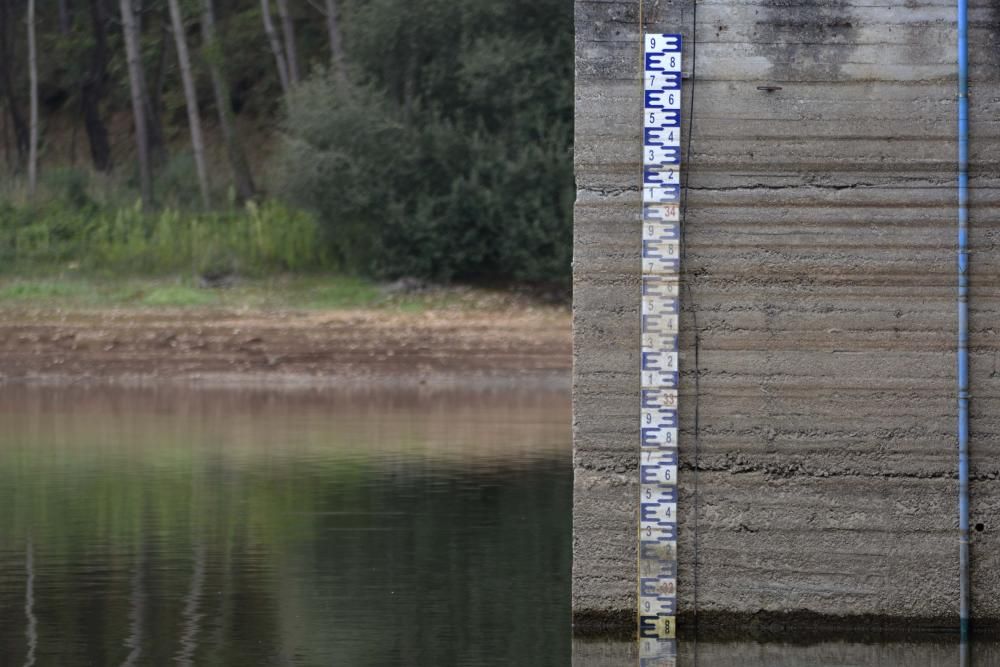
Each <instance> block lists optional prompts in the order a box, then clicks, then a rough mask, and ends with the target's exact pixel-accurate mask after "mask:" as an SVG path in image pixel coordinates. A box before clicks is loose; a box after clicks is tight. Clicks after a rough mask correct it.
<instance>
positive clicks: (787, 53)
mask: <svg viewBox="0 0 1000 667" xmlns="http://www.w3.org/2000/svg"><path fill="white" fill-rule="evenodd" d="M642 19H643V22H644V26H643V27H640V8H639V4H638V2H636V1H634V0H577V1H576V59H577V62H576V77H577V79H576V149H575V160H576V173H577V188H578V193H577V201H576V209H575V250H574V268H573V271H574V389H573V391H574V441H575V445H574V446H575V451H574V466H575V503H574V517H573V522H574V566H573V567H574V569H573V608H574V617H575V620H576V623H577V628H578V629H589V628H593V627H594V626H604V627H607V626H618V627H621V628H625V627H629V626H630V625H634V623H635V607H636V525H637V506H638V474H637V460H638V449H639V400H638V396H639V370H638V369H639V340H640V334H639V327H640V315H639V307H640V285H639V275H640V266H639V255H640V247H641V241H640V238H641V235H640V223H639V220H640V202H641V197H640V191H639V188H640V183H641V164H640V158H641V156H640V147H641V143H642V139H641V134H640V128H641V118H640V114H641V112H642V101H641V90H642V82H641V79H640V77H641V75H640V72H641V63H640V49H641V37H640V35H641V32H642V31H643V30H645V31H649V32H679V33H683V35H684V57H683V63H684V65H683V67H684V70H685V77H686V80H685V81H684V101H683V107H682V109H683V114H684V116H683V128H684V130H685V132H687V131H688V129H689V128H690V144H688V142H687V137H686V136H685V138H684V140H683V141H682V144H681V145H682V148H683V149H684V159H683V164H684V174H683V178H684V182H685V184H686V188H685V195H686V198H687V200H686V213H685V216H684V218H683V221H682V227H683V230H684V231H683V233H684V241H685V253H684V257H683V262H682V274H683V277H682V289H681V299H682V307H683V310H682V315H681V321H680V331H681V333H680V349H681V362H680V364H681V365H680V370H681V379H680V410H681V412H680V453H681V467H680V486H681V491H680V500H679V507H678V511H679V544H678V559H679V574H678V589H679V593H678V594H679V605H678V606H679V613H680V616H681V620H682V628H683V619H684V617H685V616H688V615H690V614H692V612H694V610H695V608H697V611H698V614H699V615H704V618H712V617H713V616H714V617H717V618H721V617H727V616H728V617H733V616H736V617H741V616H742V617H750V616H759V617H772V616H777V617H785V618H787V619H790V620H794V619H810V618H812V619H816V618H817V615H818V616H821V617H841V620H843V621H846V622H847V623H848V624H850V623H852V622H858V623H860V622H861V621H862V620H863V619H869V620H870V619H871V617H877V619H878V620H880V621H884V622H886V623H893V622H900V623H923V624H926V625H931V626H949V625H950V626H955V625H957V615H958V585H959V576H958V510H957V496H958V483H957V475H956V467H957V454H956V433H955V431H956V412H957V409H956V400H955V399H956V378H955V375H956V373H955V350H956V342H955V341H956V288H955V285H956V280H957V279H956V256H955V245H956V244H955V236H956V232H955V229H956V206H957V196H956V189H955V174H956V155H957V142H956V132H957V129H956V128H957V120H956V108H957V104H956V80H957V79H956V63H955V59H956V56H955V53H956V13H955V7H954V4H953V2H950V1H948V2H946V1H943V0H906V2H899V1H896V0H865V1H864V2H861V1H860V0H813V1H808V0H701V1H699V2H697V3H696V4H695V3H693V2H692V0H676V1H671V0H646V2H645V6H644V7H643V13H642ZM998 27H1000V3H997V2H994V1H993V0H990V1H984V0H971V2H970V33H969V39H970V62H971V74H970V77H971V78H970V83H971V127H972V135H971V177H972V181H971V183H972V195H971V213H970V216H971V230H972V231H971V241H970V243H971V251H972V255H971V284H972V289H971V296H970V312H971V342H970V349H971V391H972V417H971V434H972V439H971V461H972V464H971V465H972V467H971V479H972V487H971V489H972V491H971V492H972V504H971V521H972V524H973V525H974V526H977V530H975V531H973V533H972V546H971V553H972V557H971V558H972V570H971V572H972V596H973V616H974V619H975V621H976V622H980V623H987V622H995V621H997V620H998V619H1000V595H998V593H1000V513H998V510H1000V481H998V475H1000V371H998V351H1000V312H998V311H1000V276H998V275H997V274H998V271H1000V251H998V250H997V248H996V243H997V242H998V241H1000V224H998V213H1000V209H998V208H997V204H998V194H1000V193H998V189H997V187H998V176H1000V173H998V168H1000V164H998V160H1000V72H998V66H1000V39H998ZM689 122H690V126H689V125H688V123H689ZM688 146H689V147H690V150H688ZM696 485H697V499H696V498H695V487H696ZM977 524H978V525H977ZM696 562H697V568H696V567H695V563H696ZM700 617H701V616H700ZM825 620H828V619H824V621H825Z"/></svg>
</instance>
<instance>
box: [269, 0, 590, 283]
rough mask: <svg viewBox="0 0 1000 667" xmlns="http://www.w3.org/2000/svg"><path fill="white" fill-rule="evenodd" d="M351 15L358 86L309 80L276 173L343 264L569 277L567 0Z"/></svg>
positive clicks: (402, 6)
mask: <svg viewBox="0 0 1000 667" xmlns="http://www.w3.org/2000/svg"><path fill="white" fill-rule="evenodd" d="M344 22H345V30H344V34H345V35H346V36H348V37H347V38H348V42H347V49H348V53H349V56H350V60H351V62H352V63H354V64H355V69H354V70H353V71H352V74H351V81H352V83H346V82H343V81H341V80H340V79H338V78H337V77H333V76H316V77H314V78H313V79H312V80H310V81H308V82H307V83H305V84H304V85H302V86H301V87H300V88H299V90H298V91H297V93H296V94H295V95H294V96H293V99H292V100H290V104H289V112H288V120H287V124H286V132H287V141H286V142H285V147H284V151H283V154H282V157H281V159H280V167H279V169H278V171H277V175H278V176H279V178H280V181H281V185H282V188H283V192H284V193H285V195H286V197H287V198H289V200H290V201H293V202H295V203H297V204H300V205H302V206H304V207H307V208H308V209H310V210H312V211H313V212H314V213H315V214H316V217H317V221H318V222H319V224H320V225H321V227H322V228H323V230H324V232H325V235H326V239H327V242H328V244H329V247H330V249H331V251H332V253H333V258H334V259H335V260H336V261H337V262H338V263H339V264H340V267H341V268H345V269H349V270H354V271H359V272H362V273H365V274H369V275H375V276H381V277H389V278H392V277H398V276H417V277H424V278H430V279H432V280H452V279H460V280H472V279H477V280H517V281H529V282H561V283H565V282H568V279H569V270H570V254H571V238H572V225H571V207H572V198H573V171H572V154H571V146H572V106H573V97H572V82H573V44H572V3H571V2H570V1H569V0H425V1H424V2H421V3H412V2H404V1H403V0H372V1H371V2H366V3H350V4H349V5H347V6H346V8H345V16H344Z"/></svg>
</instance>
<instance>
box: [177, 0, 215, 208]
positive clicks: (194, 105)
mask: <svg viewBox="0 0 1000 667" xmlns="http://www.w3.org/2000/svg"><path fill="white" fill-rule="evenodd" d="M167 5H168V6H169V8H170V22H171V24H172V25H173V28H174V42H175V43H176V44H177V61H178V64H179V65H180V68H181V82H182V83H183V84H184V100H185V102H186V106H187V115H188V126H189V127H190V130H191V149H192V151H193V152H194V166H195V170H196V171H197V172H198V188H199V190H200V191H201V203H202V205H203V206H205V208H208V206H209V204H210V201H209V199H210V198H209V188H208V169H207V168H206V166H205V141H204V139H203V137H202V133H201V113H200V112H199V111H198V93H197V91H196V90H195V87H194V76H192V74H191V56H190V54H189V53H188V47H187V37H186V36H185V34H184V18H183V17H182V16H181V9H180V6H179V5H178V3H177V0H167Z"/></svg>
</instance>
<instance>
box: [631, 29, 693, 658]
mask: <svg viewBox="0 0 1000 667" xmlns="http://www.w3.org/2000/svg"><path fill="white" fill-rule="evenodd" d="M642 62H643V65H644V69H645V71H644V72H643V90H644V94H643V119H642V265H641V271H642V341H641V345H642V353H641V355H640V359H641V368H640V377H641V386H642V393H641V396H640V401H641V405H640V409H639V420H640V426H639V433H640V439H639V536H638V538H639V539H638V556H639V581H638V601H639V619H638V620H639V665H640V666H641V667H653V666H657V667H666V666H668V665H669V666H671V667H672V666H673V665H675V664H676V660H677V646H676V643H675V639H674V637H675V633H676V620H675V618H676V614H677V495H678V494H677V466H678V462H679V459H678V453H677V427H678V425H677V382H678V379H679V372H678V371H679V364H678V350H677V333H678V331H677V320H678V316H679V314H680V288H679V284H680V261H681V254H680V227H681V225H682V224H683V221H682V220H681V219H680V198H681V186H680V169H681V110H680V109H681V36H680V35H664V34H659V33H656V34H652V33H648V34H646V35H644V37H643V59H642Z"/></svg>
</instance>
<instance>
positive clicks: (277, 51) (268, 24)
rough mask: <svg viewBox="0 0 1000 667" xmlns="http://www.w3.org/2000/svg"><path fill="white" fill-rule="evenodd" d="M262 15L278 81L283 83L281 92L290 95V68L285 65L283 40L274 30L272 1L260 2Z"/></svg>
mask: <svg viewBox="0 0 1000 667" xmlns="http://www.w3.org/2000/svg"><path fill="white" fill-rule="evenodd" d="M260 15H261V18H262V19H263V21H264V32H265V33H266V34H267V41H268V42H270V43H271V51H273V52H274V61H275V63H276V64H277V66H278V79H279V80H280V81H281V92H283V93H284V94H285V95H286V96H287V95H288V92H289V90H290V89H291V85H290V84H289V82H288V66H287V65H286V64H285V54H284V51H283V50H282V48H281V40H280V39H279V38H278V33H277V32H276V31H275V29H274V21H273V20H272V19H271V2H270V0H260Z"/></svg>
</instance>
